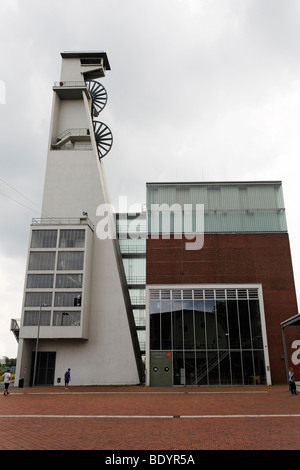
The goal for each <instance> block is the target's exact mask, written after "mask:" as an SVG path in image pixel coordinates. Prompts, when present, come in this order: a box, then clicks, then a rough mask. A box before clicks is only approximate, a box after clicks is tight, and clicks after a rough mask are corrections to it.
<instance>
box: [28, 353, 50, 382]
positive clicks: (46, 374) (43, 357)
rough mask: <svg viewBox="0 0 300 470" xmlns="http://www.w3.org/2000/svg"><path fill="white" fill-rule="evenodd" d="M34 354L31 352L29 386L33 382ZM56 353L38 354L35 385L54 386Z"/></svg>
mask: <svg viewBox="0 0 300 470" xmlns="http://www.w3.org/2000/svg"><path fill="white" fill-rule="evenodd" d="M34 361H35V352H32V358H31V374H30V385H32V382H33V371H34ZM55 361H56V352H44V351H43V352H38V355H37V361H36V376H35V385H54V372H55Z"/></svg>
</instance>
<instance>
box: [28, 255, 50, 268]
mask: <svg viewBox="0 0 300 470" xmlns="http://www.w3.org/2000/svg"><path fill="white" fill-rule="evenodd" d="M54 265H55V251H32V252H31V253H30V255H29V266H28V270H29V271H35V270H36V271H53V270H54Z"/></svg>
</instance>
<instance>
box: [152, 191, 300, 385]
mask: <svg viewBox="0 0 300 470" xmlns="http://www.w3.org/2000/svg"><path fill="white" fill-rule="evenodd" d="M155 204H156V206H155V210H157V204H160V208H161V207H162V204H166V205H168V206H169V207H173V208H172V210H171V212H172V214H171V216H170V220H171V219H172V217H173V219H172V220H171V222H170V232H171V233H170V236H169V237H168V236H167V235H168V234H166V233H164V232H163V230H162V224H161V222H157V223H156V225H157V227H153V225H152V226H150V225H149V227H148V231H149V232H150V233H152V234H153V232H155V234H156V235H155V236H152V237H151V235H150V236H148V240H147V262H146V284H147V289H146V292H147V297H146V308H147V320H148V328H147V331H148V332H149V333H148V343H147V344H148V346H147V356H148V367H147V370H148V383H149V384H150V385H151V384H153V385H176V384H178V385H180V384H181V385H185V384H192V385H202V384H203V385H205V384H207V385H209V384H216V385H218V384H229V385H233V384H250V383H253V384H256V383H263V384H266V383H267V384H271V383H272V384H276V383H284V382H286V369H285V361H284V351H283V342H282V333H281V325H280V324H281V322H283V321H284V320H286V319H287V318H290V317H292V316H294V315H296V314H297V313H298V308H297V300H296V292H295V285H294V277H293V267H292V260H291V253H290V245H289V237H288V233H287V226H286V220H285V210H284V204H283V196H282V187H281V183H280V182H263V183H258V182H251V183H208V184H205V183H194V184H188V185H187V184H184V185H183V184H178V183H176V184H173V185H172V184H170V183H169V184H148V185H147V205H148V207H147V209H148V211H149V209H151V206H152V207H153V206H154V205H155ZM184 204H189V206H188V207H189V208H191V205H192V206H193V210H192V212H193V214H195V210H196V205H197V204H203V206H202V207H203V208H204V211H203V217H204V239H203V246H202V248H201V249H198V250H187V249H186V247H187V245H186V243H187V239H186V237H185V234H184V233H183V234H182V236H181V237H179V233H178V232H179V231H178V230H176V233H177V235H176V233H174V232H175V230H174V227H175V225H176V223H174V220H175V216H174V211H175V210H179V206H180V207H181V208H182V209H183V210H184ZM186 207H187V206H186ZM198 207H200V206H198ZM164 210H165V208H164ZM149 214H150V212H149ZM153 219H154V217H153V213H152V214H150V216H149V224H151V221H153ZM157 220H158V219H157ZM159 224H160V226H159ZM172 230H173V233H172ZM193 233H194V234H196V230H194V232H193ZM163 237H164V238H163ZM199 302H200V303H199ZM258 312H259V313H258ZM200 319H201V321H200ZM199 325H201V326H199ZM201 328H202V330H203V331H202V330H201ZM290 330H291V331H288V332H287V336H286V341H287V346H288V351H289V353H291V344H292V342H293V341H294V340H295V328H291V329H290ZM200 331H201V333H200ZM158 336H159V341H158V340H157V338H158ZM181 336H182V339H180V341H177V340H176V338H181ZM200 336H201V338H200ZM290 355H291V354H290Z"/></svg>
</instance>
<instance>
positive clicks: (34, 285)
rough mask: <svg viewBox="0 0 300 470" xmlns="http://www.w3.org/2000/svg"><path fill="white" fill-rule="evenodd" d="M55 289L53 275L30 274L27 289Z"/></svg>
mask: <svg viewBox="0 0 300 470" xmlns="http://www.w3.org/2000/svg"><path fill="white" fill-rule="evenodd" d="M52 287H53V274H28V276H27V288H31V289H51V288H52Z"/></svg>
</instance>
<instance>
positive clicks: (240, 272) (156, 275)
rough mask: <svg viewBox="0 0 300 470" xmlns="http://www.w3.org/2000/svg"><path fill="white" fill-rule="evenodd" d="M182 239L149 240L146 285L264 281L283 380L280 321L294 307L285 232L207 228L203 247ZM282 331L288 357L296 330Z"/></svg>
mask: <svg viewBox="0 0 300 470" xmlns="http://www.w3.org/2000/svg"><path fill="white" fill-rule="evenodd" d="M186 241H187V240H185V239H184V238H182V239H174V238H173V237H172V238H171V239H169V240H168V239H165V240H163V239H151V238H149V239H148V240H147V263H146V282H147V285H150V284H231V283H232V284H249V283H259V284H262V288H263V299H264V308H265V318H266V328H267V337H268V345H269V356H270V366H271V377H272V383H273V384H274V383H285V382H286V374H285V362H284V360H283V359H282V355H283V342H282V333H281V326H280V323H281V322H282V321H284V320H287V319H288V318H290V317H292V316H294V315H296V314H297V313H298V308H297V300H296V292H295V285H294V276H293V267H292V260H291V253H290V244H289V237H288V234H287V233H259V234H255V233H247V234H217V233H215V234H205V237H204V246H203V248H202V249H201V250H186V249H185V243H186ZM285 333H286V341H287V346H288V348H289V355H290V357H291V354H292V352H293V351H294V350H291V349H290V346H291V343H292V342H293V341H294V340H295V339H299V338H300V335H299V334H298V335H297V333H299V330H296V327H288V328H286V332H285ZM296 379H297V380H300V377H296Z"/></svg>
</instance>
